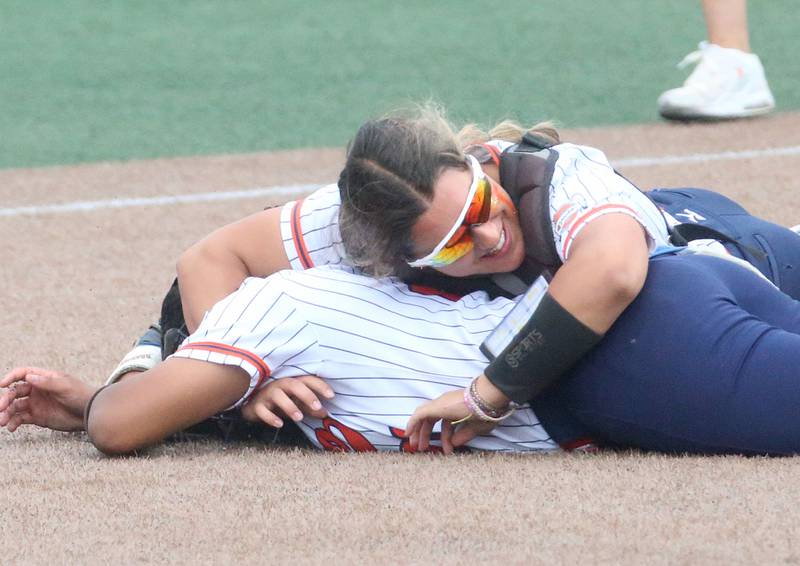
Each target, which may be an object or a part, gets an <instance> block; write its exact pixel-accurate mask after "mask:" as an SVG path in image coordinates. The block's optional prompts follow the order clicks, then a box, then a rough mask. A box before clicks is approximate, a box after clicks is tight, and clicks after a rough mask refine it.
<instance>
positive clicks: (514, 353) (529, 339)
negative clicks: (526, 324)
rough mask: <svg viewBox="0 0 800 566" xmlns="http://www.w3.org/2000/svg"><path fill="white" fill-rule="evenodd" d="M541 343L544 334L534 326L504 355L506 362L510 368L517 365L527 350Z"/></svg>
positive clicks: (526, 353)
mask: <svg viewBox="0 0 800 566" xmlns="http://www.w3.org/2000/svg"><path fill="white" fill-rule="evenodd" d="M543 344H544V336H543V335H542V333H541V332H539V331H538V330H536V329H535V328H534V329H533V330H531V331H530V332H528V334H527V335H526V336H525V338H523V339H522V340H520V342H519V344H517V345H516V346H514V347H513V348H512V349H511V351H510V352H509V353H507V354H506V355H505V360H506V363H507V364H508V365H509V366H511V367H512V368H517V367H519V364H520V362H521V361H522V360H524V359H525V358H526V357H527V355H528V353H529V352H531V351H532V350H533V349H534V348H537V347H540V346H542V345H543Z"/></svg>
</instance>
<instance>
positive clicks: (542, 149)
mask: <svg viewBox="0 0 800 566" xmlns="http://www.w3.org/2000/svg"><path fill="white" fill-rule="evenodd" d="M551 145H552V144H551V143H550V142H549V140H546V139H545V138H542V137H540V136H537V135H536V134H531V133H527V134H525V137H523V139H522V142H520V143H519V144H517V145H515V146H512V147H510V148H509V149H507V150H506V151H504V152H503V153H502V154H501V155H500V184H501V185H502V186H503V188H504V189H505V190H506V192H508V194H509V196H510V197H511V200H512V201H513V202H514V204H515V205H516V207H517V211H518V213H519V222H520V226H521V227H522V235H523V237H524V239H525V261H524V263H523V265H522V267H521V268H520V273H519V274H518V275H519V276H520V277H521V278H522V279H523V280H524V281H525V282H526V283H528V284H530V283H531V282H532V281H533V280H534V279H535V278H536V277H538V276H539V275H541V274H544V275H545V276H546V277H547V278H548V279H549V278H550V276H552V274H553V273H555V271H556V270H557V269H558V268H559V267H561V260H560V259H559V257H558V253H557V252H556V245H555V242H554V240H553V227H552V223H551V220H550V180H551V179H552V177H553V169H554V168H555V164H556V161H557V160H558V151H557V150H555V149H553V148H552V147H550V146H551Z"/></svg>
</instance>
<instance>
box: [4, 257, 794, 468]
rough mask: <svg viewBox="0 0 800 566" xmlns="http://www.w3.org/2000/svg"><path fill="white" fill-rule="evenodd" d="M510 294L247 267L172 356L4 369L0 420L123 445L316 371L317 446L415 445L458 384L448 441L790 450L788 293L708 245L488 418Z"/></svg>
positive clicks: (309, 425) (664, 270)
mask: <svg viewBox="0 0 800 566" xmlns="http://www.w3.org/2000/svg"><path fill="white" fill-rule="evenodd" d="M514 304H515V303H514V302H513V301H511V300H509V299H505V298H502V297H500V298H497V299H495V300H493V301H490V300H489V299H488V297H487V295H486V294H485V293H483V292H476V293H472V294H469V295H467V296H465V297H464V298H462V299H460V300H458V301H452V300H449V299H445V298H442V297H439V296H424V295H418V294H415V293H413V292H411V291H410V290H409V289H408V287H407V286H406V285H405V284H403V283H401V282H400V281H398V280H396V279H374V278H370V277H365V276H363V275H357V274H353V273H350V272H349V271H345V270H342V269H337V268H316V269H312V270H308V271H306V272H289V271H287V272H281V273H279V274H276V275H273V276H271V277H269V278H267V279H257V278H250V279H247V280H246V281H245V283H244V284H243V285H242V287H241V288H240V289H239V290H238V291H237V292H235V293H234V294H232V295H231V296H230V297H228V298H226V299H224V300H223V301H221V302H220V303H218V304H217V305H216V306H214V308H212V309H211V311H210V312H209V313H208V314H207V315H206V317H205V318H204V320H203V322H202V323H201V324H200V326H199V328H198V330H197V331H196V332H195V333H194V334H192V336H191V337H190V338H189V339H188V340H187V341H186V343H185V344H184V345H183V347H182V348H181V349H179V350H178V352H177V353H176V354H175V355H174V356H172V357H170V358H169V359H168V360H166V361H165V362H164V363H162V364H159V365H158V366H157V367H155V368H154V369H152V370H149V371H146V372H143V373H139V374H137V375H134V376H130V377H128V378H127V379H125V380H122V381H120V382H118V383H115V384H112V385H109V386H106V387H105V388H102V389H100V390H99V392H98V391H95V388H94V387H91V386H88V385H86V384H84V383H83V382H81V381H79V380H77V379H74V378H70V377H67V376H64V375H61V374H58V373H55V372H50V371H47V370H41V369H36V368H18V369H15V370H13V371H11V372H10V373H9V374H8V375H6V376H5V377H4V378H3V379H2V381H0V386H3V387H9V386H10V387H11V389H9V390H8V391H6V392H5V393H4V394H3V396H2V398H0V424H1V425H4V426H6V427H7V428H8V429H9V430H13V429H16V428H17V427H18V426H19V425H21V424H36V425H39V426H45V427H49V428H54V429H58V430H80V429H82V428H84V422H85V423H86V430H87V431H88V434H89V438H90V439H91V441H92V442H93V443H94V444H95V446H97V447H98V449H100V450H101V451H103V452H106V453H109V454H117V453H125V452H130V451H134V450H137V449H140V448H143V447H146V446H149V445H152V444H154V443H157V442H159V441H161V440H162V439H164V438H166V437H167V436H168V435H170V434H172V433H174V432H176V431H179V430H181V429H183V428H185V427H187V426H189V425H191V424H193V423H195V422H198V421H201V420H202V419H205V418H207V417H208V416H210V415H212V414H214V413H217V412H219V411H222V410H224V409H226V408H228V407H229V406H231V405H234V404H236V403H241V402H242V401H243V400H244V399H246V398H247V396H248V395H251V394H252V392H253V391H254V390H255V389H256V388H258V387H261V386H263V385H264V384H269V383H276V382H277V381H279V380H280V379H281V378H291V377H292V376H297V375H305V374H309V373H313V374H316V375H319V376H321V377H323V378H324V379H325V380H326V381H327V382H328V384H329V385H330V386H331V388H332V389H333V390H334V391H335V393H336V395H335V397H333V398H332V399H330V400H325V401H324V404H325V408H326V409H327V411H328V416H327V417H325V418H322V419H317V418H314V417H310V416H307V417H305V418H304V419H303V421H302V423H301V428H302V430H303V432H304V433H305V434H306V435H307V436H308V438H309V439H311V441H312V442H314V443H315V444H316V445H317V446H319V447H322V448H325V449H334V450H364V451H372V450H407V451H413V450H422V449H426V448H427V447H428V430H432V431H433V432H434V442H436V438H435V435H436V433H438V432H439V428H438V425H435V424H434V423H435V421H437V420H438V416H437V415H432V414H431V413H430V412H426V411H425V410H424V409H422V410H417V412H416V413H414V411H415V408H416V407H417V406H418V404H419V403H420V401H425V400H428V399H432V398H434V397H436V396H437V395H440V394H443V393H445V394H447V392H449V391H456V392H457V393H458V396H459V399H460V401H459V402H458V403H453V404H451V405H449V406H447V407H446V415H445V425H444V428H443V429H442V432H443V433H444V434H443V436H442V438H441V442H442V445H443V447H444V449H445V451H448V452H449V451H450V450H452V448H453V447H454V446H457V445H459V444H461V443H462V442H463V441H465V440H466V444H467V446H469V447H472V448H477V449H487V450H510V451H538V450H555V449H558V447H559V446H562V447H564V448H570V447H572V446H575V445H576V444H580V443H581V442H579V441H582V442H583V443H585V442H586V441H588V440H591V441H593V442H594V443H597V444H600V445H613V446H626V447H636V448H643V449H651V450H663V451H668V452H693V453H746V454H790V453H796V452H798V451H800V422H798V416H797V415H798V413H797V407H798V406H800V379H798V375H797V367H798V366H799V364H800V303H798V302H796V301H794V300H792V299H790V298H789V297H787V296H786V295H785V294H783V293H781V292H780V291H778V290H777V289H776V288H775V287H774V286H773V285H772V284H770V283H769V282H767V281H765V280H764V279H763V278H762V277H760V276H759V275H757V274H754V273H753V272H751V271H749V270H747V269H743V268H742V267H741V266H739V265H737V264H735V263H732V262H729V261H725V260H722V259H719V258H714V257H707V256H701V255H676V254H675V253H668V254H664V255H659V256H657V257H654V258H653V259H651V260H650V269H649V273H648V278H647V281H646V283H645V285H644V287H643V289H642V292H641V293H640V294H639V296H638V297H637V299H636V300H635V301H634V302H633V303H632V304H631V306H630V307H629V308H628V309H626V311H625V312H624V313H623V314H622V316H621V317H620V318H619V319H618V320H617V322H616V323H615V324H614V326H613V327H612V328H611V330H610V331H609V332H608V333H607V334H606V336H605V337H604V339H603V340H602V341H601V342H600V343H599V344H598V345H597V347H596V348H594V349H593V350H592V352H590V353H589V354H588V355H587V356H586V357H585V358H584V360H582V361H581V362H580V363H579V364H577V365H576V366H575V367H574V368H573V369H572V370H570V371H569V372H568V374H567V375H566V376H565V377H564V378H563V379H561V380H559V381H558V382H557V383H556V384H554V385H553V386H552V387H551V388H549V389H548V390H547V391H546V392H545V393H544V394H542V395H540V396H538V397H537V399H536V400H535V402H534V403H533V404H532V405H530V406H524V407H522V408H519V409H517V410H516V411H514V412H513V413H512V414H509V415H506V414H505V413H507V412H509V411H507V410H506V409H505V408H503V407H495V408H494V409H500V410H502V411H503V413H504V414H503V415H501V416H502V417H504V418H499V417H498V418H497V419H493V420H491V421H487V422H484V421H483V420H482V419H483V418H484V417H485V416H486V415H485V413H486V412H487V411H490V410H493V408H491V407H487V406H486V403H485V400H481V399H480V396H479V395H474V392H470V389H469V388H468V387H467V385H468V384H469V383H470V381H471V380H472V377H473V376H474V375H478V374H480V373H481V371H482V370H483V368H484V367H485V366H486V363H487V360H486V358H485V357H484V356H483V355H482V354H481V352H480V350H479V345H480V343H481V342H482V341H483V339H484V338H485V337H486V335H487V334H489V332H490V331H491V330H492V329H493V328H494V326H495V325H496V324H497V323H498V322H499V321H500V320H501V319H502V318H503V317H504V316H505V315H506V314H507V313H508V312H509V310H510V309H511V308H512V307H513V305H514ZM398 336H401V337H402V339H398ZM276 380H277V381H276ZM268 386H269V385H268ZM465 388H466V391H467V392H469V393H470V395H469V397H468V398H466V402H465V397H464V394H463V392H464V390H465ZM412 414H413V417H411V422H410V423H408V420H409V416H410V415H412ZM465 417H471V419H472V420H470V421H467V423H470V422H472V421H476V422H477V423H479V424H480V425H481V426H483V427H484V428H483V429H480V432H481V434H480V435H478V436H476V437H474V438H473V437H471V434H472V432H474V430H472V431H469V434H467V437H469V438H467V437H465V436H464V433H462V432H461V430H463V429H459V428H458V426H463V425H456V426H453V425H452V424H451V423H452V421H458V420H463V419H464V418H465ZM407 424H408V427H409V429H410V430H411V432H412V435H411V438H407V434H406V433H407V432H408V430H407V428H406V427H407ZM432 425H433V426H432ZM495 425H497V426H496V428H493V427H495ZM453 432H454V434H453ZM437 444H438V442H437Z"/></svg>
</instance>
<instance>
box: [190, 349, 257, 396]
mask: <svg viewBox="0 0 800 566" xmlns="http://www.w3.org/2000/svg"><path fill="white" fill-rule="evenodd" d="M183 350H186V351H188V350H205V351H207V352H216V353H219V354H225V355H228V356H234V357H237V358H241V359H242V360H244V361H246V362H248V363H250V364H252V365H253V366H254V367H255V368H256V369H257V370H258V383H257V384H256V385H255V387H256V388H257V387H258V386H259V385H261V384H262V383H263V382H264V380H265V379H267V378H268V377H269V376H270V373H271V372H270V369H269V366H267V364H266V363H265V362H264V360H262V359H261V358H259V357H258V356H256V355H255V354H253V353H252V352H248V351H247V350H242V349H241V348H236V347H234V346H229V345H228V344H220V343H219V342H192V343H189V344H186V345H185V346H183V347H182V348H179V350H178V351H183Z"/></svg>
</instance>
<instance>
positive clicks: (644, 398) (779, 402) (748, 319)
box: [532, 255, 800, 454]
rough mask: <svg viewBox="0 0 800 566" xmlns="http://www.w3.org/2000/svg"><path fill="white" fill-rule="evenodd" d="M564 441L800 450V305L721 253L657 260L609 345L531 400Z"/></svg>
mask: <svg viewBox="0 0 800 566" xmlns="http://www.w3.org/2000/svg"><path fill="white" fill-rule="evenodd" d="M532 405H533V408H534V410H535V411H537V413H538V414H539V416H540V418H542V422H543V423H544V425H545V428H547V429H548V431H550V432H551V434H552V435H553V436H554V437H555V438H556V439H558V440H561V441H562V442H563V441H567V440H570V439H572V438H575V437H586V436H588V437H591V438H593V439H596V440H598V441H600V442H601V443H607V444H611V445H618V446H627V447H636V448H641V449H645V450H659V451H665V452H688V453H703V454H713V453H738V454H791V453H800V302H797V301H795V300H793V299H791V298H790V297H788V296H787V295H785V294H784V293H782V292H780V291H778V290H777V289H775V288H774V287H773V286H771V285H770V284H769V283H767V282H766V281H764V280H763V279H761V278H760V277H758V276H757V275H756V274H754V273H752V272H749V271H747V270H745V269H742V268H741V267H740V266H737V265H734V264H732V263H731V262H727V261H725V260H722V259H718V258H714V257H704V256H686V255H684V256H677V255H665V256H660V257H656V258H653V259H651V261H650V268H649V273H648V277H647V281H646V283H645V286H644V288H643V290H642V292H641V294H640V295H639V297H638V298H637V299H636V300H635V301H634V302H633V303H632V304H631V305H630V307H629V308H628V309H627V310H626V311H625V312H624V313H623V314H622V316H621V317H620V318H619V320H618V321H617V322H616V323H615V324H614V326H613V328H612V329H611V330H610V331H609V332H608V333H607V334H606V336H605V337H604V339H603V340H602V342H601V343H600V344H599V345H598V346H597V347H596V348H595V349H594V350H592V351H591V352H590V353H589V354H588V355H587V356H586V357H585V358H584V359H583V360H582V361H581V362H580V363H579V365H578V366H577V367H575V368H574V369H573V370H572V371H571V372H570V373H569V375H567V376H565V377H564V378H563V379H562V380H561V381H559V382H558V383H557V384H556V385H555V386H554V387H553V388H552V389H551V390H549V391H548V392H546V393H545V394H544V395H542V396H541V397H540V398H537V399H536V400H535V401H534V403H532Z"/></svg>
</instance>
